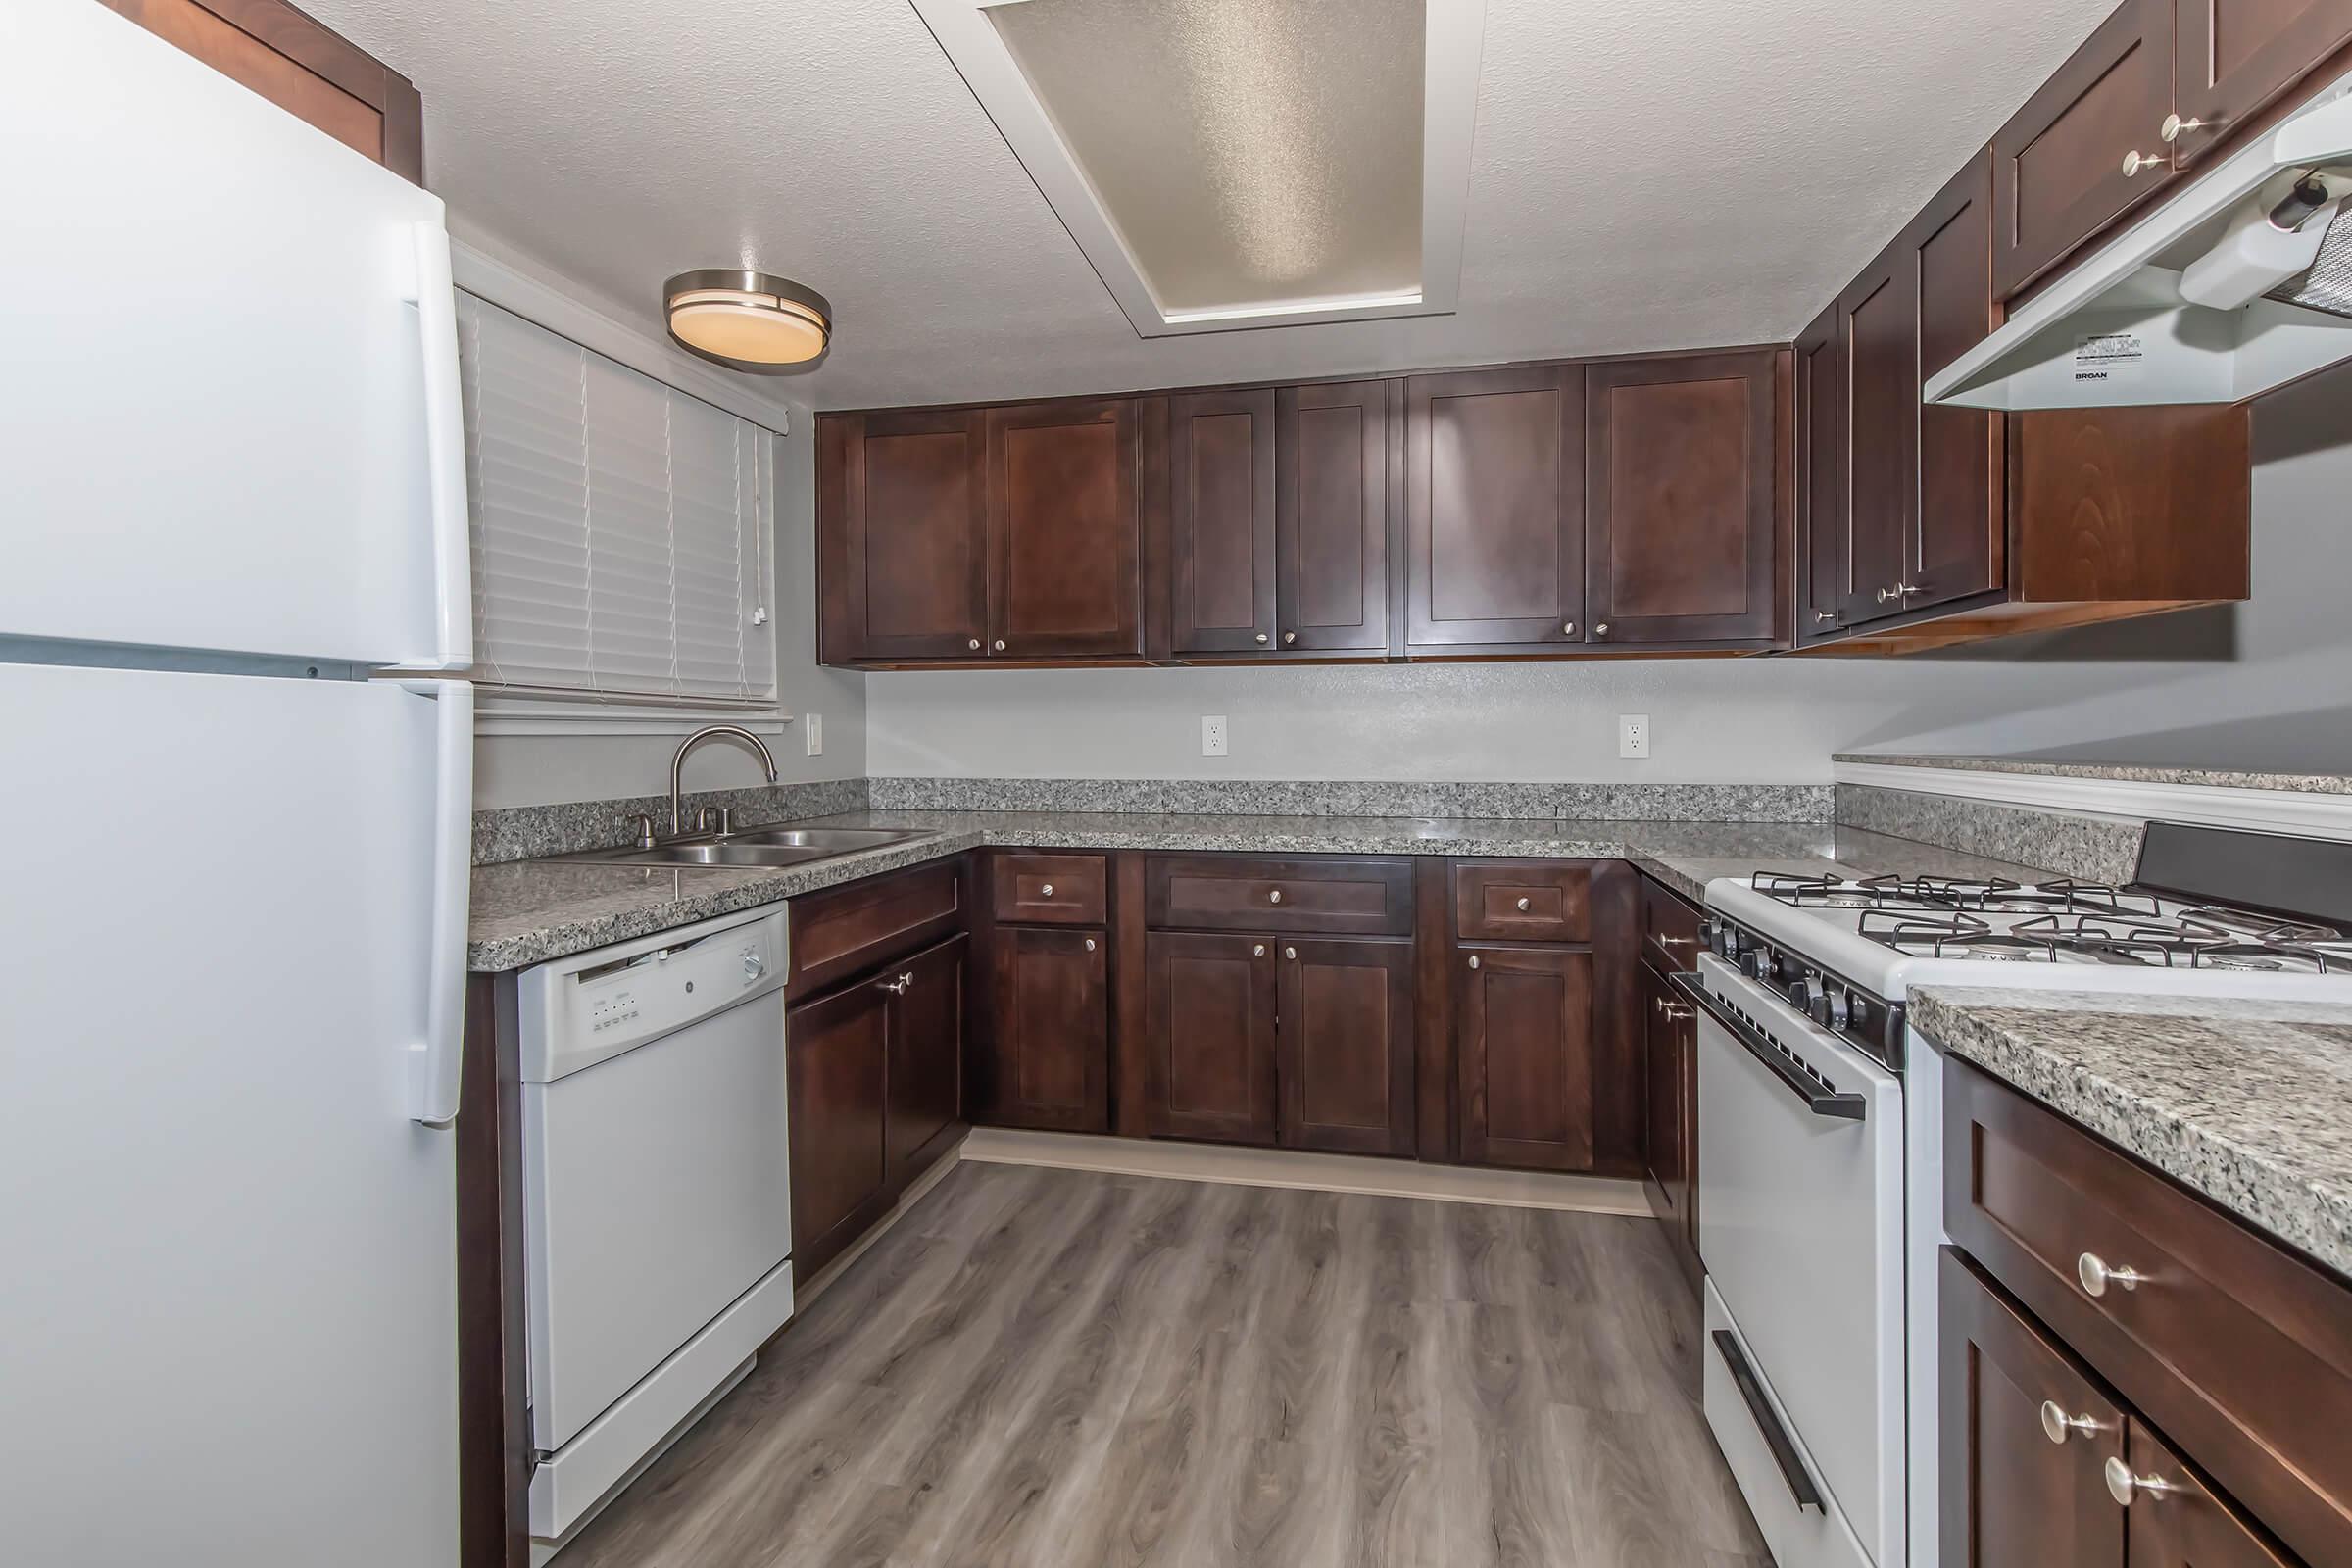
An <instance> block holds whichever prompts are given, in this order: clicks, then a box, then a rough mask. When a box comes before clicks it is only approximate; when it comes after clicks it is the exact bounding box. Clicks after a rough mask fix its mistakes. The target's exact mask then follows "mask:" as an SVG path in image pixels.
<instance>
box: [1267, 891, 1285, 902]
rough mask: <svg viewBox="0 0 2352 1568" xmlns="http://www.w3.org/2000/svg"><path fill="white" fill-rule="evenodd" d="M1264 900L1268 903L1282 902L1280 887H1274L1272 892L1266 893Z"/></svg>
mask: <svg viewBox="0 0 2352 1568" xmlns="http://www.w3.org/2000/svg"><path fill="white" fill-rule="evenodd" d="M1266 902H1267V903H1268V904H1280V903H1281V902H1282V889H1280V888H1276V889H1275V890H1274V891H1273V892H1271V893H1269V894H1267V895H1266Z"/></svg>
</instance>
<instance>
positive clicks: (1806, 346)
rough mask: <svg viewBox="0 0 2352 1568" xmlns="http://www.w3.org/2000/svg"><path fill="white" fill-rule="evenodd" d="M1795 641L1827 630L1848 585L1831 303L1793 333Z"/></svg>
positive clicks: (1840, 387)
mask: <svg viewBox="0 0 2352 1568" xmlns="http://www.w3.org/2000/svg"><path fill="white" fill-rule="evenodd" d="M1795 399H1796V408H1795V418H1794V422H1795V425H1796V627H1795V635H1796V645H1797V646H1798V647H1800V648H1802V647H1805V646H1807V645H1808V644H1811V643H1814V642H1817V641H1819V640H1821V639H1822V638H1823V637H1825V636H1828V635H1831V634H1833V633H1835V632H1836V631H1837V629H1838V607H1839V606H1840V605H1842V604H1844V603H1845V600H1846V597H1847V596H1848V595H1849V594H1851V593H1852V592H1853V591H1854V590H1853V580H1852V578H1851V576H1850V575H1849V573H1850V571H1851V562H1850V561H1849V559H1848V553H1847V541H1846V530H1845V342H1844V338H1843V336H1842V335H1841V332H1840V328H1839V319H1838V307H1837V306H1836V305H1835V304H1833V305H1831V306H1830V308H1829V309H1828V310H1825V311H1823V312H1822V313H1821V315H1820V316H1819V317H1818V318H1816V319H1814V322H1813V324H1812V325H1810V326H1808V327H1806V328H1805V330H1804V333H1803V335H1802V336H1800V337H1798V338H1797V340H1796V378H1795Z"/></svg>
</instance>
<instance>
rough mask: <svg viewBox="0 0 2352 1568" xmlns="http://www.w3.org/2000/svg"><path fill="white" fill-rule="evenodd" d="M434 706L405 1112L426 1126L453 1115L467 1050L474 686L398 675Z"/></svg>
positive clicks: (448, 1120)
mask: <svg viewBox="0 0 2352 1568" xmlns="http://www.w3.org/2000/svg"><path fill="white" fill-rule="evenodd" d="M401 687H402V689H403V690H405V691H408V692H412V693H414V694H415V695H417V696H418V697H423V698H428V699H430V700H431V701H433V702H435V703H437V704H438V705H439V708H438V709H437V711H436V712H435V714H434V731H435V736H434V753H435V756H434V763H433V780H434V783H433V869H432V927H431V935H430V937H429V938H428V939H427V941H426V944H425V976H424V995H425V1019H424V1038H423V1039H422V1040H421V1041H419V1042H417V1044H415V1045H413V1046H411V1047H410V1048H409V1052H410V1057H409V1116H410V1118H411V1119H412V1120H415V1121H420V1122H422V1123H424V1124H425V1125H426V1126H427V1127H446V1126H448V1125H449V1124H450V1123H452V1122H454V1121H456V1120H457V1117H458V1091H459V1082H460V1078H461V1076H462V1071H463V1068H464V1065H465V1050H466V905H467V893H468V891H469V884H470V883H471V881H472V876H473V687H472V686H471V685H470V684H468V683H467V682H466V681H462V680H418V681H403V682H401Z"/></svg>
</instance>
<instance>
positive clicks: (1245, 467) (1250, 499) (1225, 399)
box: [1168, 390, 1276, 657]
mask: <svg viewBox="0 0 2352 1568" xmlns="http://www.w3.org/2000/svg"><path fill="white" fill-rule="evenodd" d="M1168 420H1169V422H1168V565H1169V576H1170V582H1169V590H1170V603H1171V608H1172V615H1171V620H1172V623H1173V628H1172V640H1173V645H1174V650H1175V652H1176V654H1177V655H1178V656H1179V657H1182V656H1183V655H1186V654H1245V653H1264V652H1268V651H1270V650H1271V649H1272V648H1273V646H1274V579H1275V559H1274V517H1275V504H1274V465H1275V451H1276V440H1275V433H1274V432H1275V420H1274V393H1272V392H1271V391H1267V390H1258V391H1251V392H1193V393H1185V394H1182V395H1180V396H1177V397H1174V398H1171V399H1170V400H1169V410H1168Z"/></svg>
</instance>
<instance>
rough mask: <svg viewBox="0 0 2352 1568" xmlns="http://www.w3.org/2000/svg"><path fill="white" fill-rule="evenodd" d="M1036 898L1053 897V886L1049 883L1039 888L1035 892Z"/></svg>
mask: <svg viewBox="0 0 2352 1568" xmlns="http://www.w3.org/2000/svg"><path fill="white" fill-rule="evenodd" d="M1037 896H1038V897H1039V898H1041V899H1050V898H1052V897H1053V896H1054V884H1053V883H1051V882H1049V883H1047V884H1046V885H1045V886H1044V887H1042V888H1039V889H1038V890H1037Z"/></svg>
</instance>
